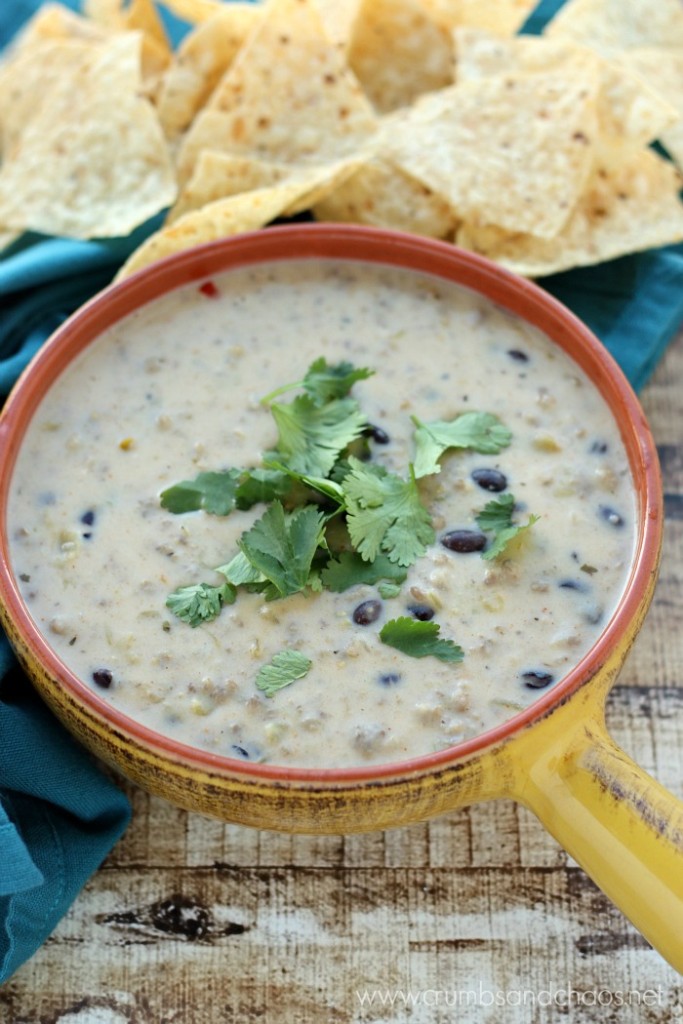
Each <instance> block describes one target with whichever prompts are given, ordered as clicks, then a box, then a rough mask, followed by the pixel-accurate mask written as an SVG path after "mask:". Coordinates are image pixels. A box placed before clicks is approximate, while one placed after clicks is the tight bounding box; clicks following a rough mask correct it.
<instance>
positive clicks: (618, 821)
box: [0, 225, 683, 970]
mask: <svg viewBox="0 0 683 1024" xmlns="http://www.w3.org/2000/svg"><path fill="white" fill-rule="evenodd" d="M325 257H331V258H336V259H363V260H370V261H373V262H378V263H384V264H393V265H397V266H401V267H408V268H411V267H412V268H416V269H419V270H421V271H426V272H429V273H433V274H436V275H438V276H441V277H443V278H446V279H448V280H451V281H456V282H460V283H462V284H464V285H466V286H467V287H469V288H472V289H474V290H475V291H478V292H480V293H482V294H483V295H485V296H487V297H488V298H490V299H491V300H493V301H494V302H496V303H498V304H499V305H501V306H503V307H505V308H506V309H508V310H510V311H511V312H513V313H515V314H516V315H517V316H519V317H521V318H522V319H525V320H527V321H529V322H530V323H531V324H533V325H535V326H536V327H538V328H540V329H541V330H542V331H544V332H545V333H546V334H547V335H548V336H549V337H550V338H551V339H552V340H553V341H554V342H555V343H556V344H557V345H559V346H560V347H561V348H563V349H566V350H567V351H568V352H569V353H570V355H571V356H572V357H573V358H574V359H575V360H576V362H577V363H579V364H580V365H581V366H582V368H583V369H584V370H585V371H586V372H587V373H588V375H589V376H590V377H591V379H592V380H593V381H594V383H595V385H596V387H597V388H598V389H599V390H600V391H601V392H602V394H603V396H604V397H605V399H606V401H607V403H608V405H609V406H610V408H611V409H612V411H613V414H614V416H615V419H616V420H617V423H618V425H619V427H620V429H621V433H622V436H623V439H624V443H625V445H626V449H627V452H628V456H629V460H630V465H631V470H632V474H633V482H634V489H635V492H636V494H637V496H638V513H639V515H638V519H639V527H638V539H637V544H636V554H635V557H634V560H633V565H632V569H631V574H630V579H629V583H628V586H627V588H626V591H625V593H624V595H623V597H622V599H621V601H620V603H619V605H618V607H617V609H616V611H615V613H614V615H613V616H612V619H611V620H610V622H609V623H608V624H607V626H606V627H605V629H604V631H603V633H602V634H601V636H600V637H599V639H598V641H597V642H596V643H595V645H594V646H593V648H592V649H591V650H590V651H589V653H588V654H587V655H586V656H585V657H584V658H583V659H582V660H581V661H580V663H579V664H578V665H576V666H575V667H574V668H573V669H572V671H571V672H569V674H568V675H567V676H566V677H565V678H564V679H563V680H562V681H561V682H559V683H558V684H556V685H555V686H554V687H553V688H552V689H550V690H548V691H544V693H543V695H542V696H541V697H539V699H538V700H536V702H535V703H533V704H532V705H531V706H530V707H529V708H527V709H526V710H525V711H523V712H521V713H519V714H518V715H516V716H515V717H514V718H511V719H510V720H509V721H507V722H505V723H504V724H502V725H500V726H499V727H497V728H495V729H493V730H491V731H489V732H487V733H484V734H482V735H479V736H477V737H476V738H474V739H471V740H468V741H467V742H464V743H460V744H458V745H456V746H454V747H450V748H448V749H446V750H442V751H440V752H439V753H437V754H430V755H426V756H424V757H419V758H415V759H413V760H411V761H404V762H401V763H396V764H390V765H380V766H372V767H368V768H357V769H344V770H335V769H334V768H330V769H329V770H313V769H298V770H297V769H290V768H278V767H275V766H270V765H259V764H248V763H244V762H241V761H240V762H238V761H235V760H232V759H230V758H227V757H222V756H219V755H216V754H212V753H209V752H206V751H201V750H196V749H194V748H190V747H187V746H183V745H181V744H179V743H177V742H175V741H173V740H171V739H169V738H168V737H165V736H163V735H160V734H158V733H155V732H152V731H151V730H150V729H148V728H145V727H144V726H142V725H140V724H138V723H136V722H134V721H132V720H131V719H129V718H127V717H126V716H125V715H123V714H121V713H120V712H118V711H116V710H115V709H113V708H112V707H110V706H109V705H108V704H107V703H106V701H105V700H103V699H102V698H101V697H100V696H99V695H98V694H97V693H95V692H94V691H93V690H92V689H91V688H90V687H89V686H87V685H86V684H84V683H83V682H81V681H80V680H79V679H77V678H76V677H75V676H74V675H73V673H71V672H70V671H69V670H68V669H67V668H66V667H65V666H64V665H63V664H62V663H61V661H60V660H59V659H58V658H57V656H56V655H55V654H54V652H53V651H52V650H51V648H50V646H49V644H48V642H47V640H46V639H45V638H44V637H43V636H42V635H41V634H40V633H39V631H38V630H37V629H36V626H35V625H34V623H33V621H32V620H31V617H30V615H29V614H28V611H27V609H26V607H25V605H24V603H23V601H22V598H21V597H20V595H19V591H18V588H17V585H16V581H15V579H14V578H13V575H12V570H11V567H10V560H9V552H8V543H7V528H6V507H7V493H8V489H9V487H10V485H11V475H12V467H13V465H14V460H15V458H16V453H17V450H18V448H19V446H20V444H21V441H22V437H23V435H24V433H25V431H26V428H27V425H28V423H29V422H30V420H31V417H32V415H33V413H34V411H35V409H36V407H37V405H38V404H39V402H40V400H41V398H42V397H43V395H44V394H45V392H46V391H47V389H48V388H49V386H50V384H51V382H52V381H53V380H54V379H55V377H56V376H57V375H58V374H59V373H60V372H61V371H62V370H63V369H64V367H65V366H66V365H67V364H68V363H69V362H70V360H71V359H73V358H74V356H75V355H76V354H77V353H78V352H80V351H81V350H82V349H83V348H84V347H85V346H87V345H88V344H89V343H90V342H91V341H92V340H93V339H94V338H96V337H97V336H98V335H99V334H101V332H102V331H103V330H105V329H107V328H108V327H110V326H111V325H112V324H114V323H115V322H117V321H118V320H120V319H121V318H122V317H124V316H126V315H127V314H128V313H130V312H131V310H133V309H136V308H137V307H139V306H141V305H143V304H145V303H147V302H150V301H152V300H153V299H154V298H156V297H157V296H159V295H162V294H164V293H165V292H167V291H169V290H170V289H173V288H176V287H178V286H180V285H184V284H187V283H190V282H193V281H198V280H204V279H206V277H207V276H209V275H213V274H217V273H220V272H221V271H223V270H228V269H230V268H233V267H238V266H242V265H244V264H247V263H254V262H260V261H264V260H278V259H291V258H300V259H317V258H325ZM0 459H1V460H2V465H3V466H4V467H5V471H4V473H3V475H2V480H1V481H0V601H1V609H2V621H3V625H4V627H5V629H6V631H7V633H8V635H9V637H10V639H11V641H12V643H13V645H14V647H15V649H16V651H17V654H18V656H19V658H20V660H21V662H22V664H23V665H24V667H25V668H26V670H27V672H28V673H29V675H30V676H31V677H32V679H33V680H34V681H35V683H36V686H37V687H38V689H39V691H40V692H41V693H42V695H43V697H44V698H45V700H46V701H47V703H48V704H49V705H50V706H51V707H52V709H53V710H54V711H55V713H56V714H57V715H58V716H59V718H60V719H61V720H62V721H63V722H64V724H65V725H66V726H67V727H68V728H69V729H70V730H71V731H72V732H73V733H74V735H75V736H77V737H78V738H79V739H80V740H81V741H82V742H83V743H84V744H85V745H86V746H87V747H89V748H90V749H91V750H92V751H94V752H95V753H96V754H97V755H98V756H99V757H101V758H102V759H103V760H104V761H106V762H107V763H108V764H110V765H113V766H115V767H116V768H119V769H120V770H121V771H122V772H123V773H124V774H125V775H127V776H129V777H130V778H131V779H133V780H134V781H135V782H137V783H139V784H140V785H141V786H144V787H145V788H146V789H148V790H150V791H152V792H154V793H158V794H161V795H162V796H165V797H167V798H168V799H169V800H172V801H174V802H175V803H177V804H179V805H180V806H182V807H186V808H189V809H191V810H195V811H201V812H204V813H206V814H211V815H215V816H217V817H219V818H222V819H224V820H226V821H232V822H238V823H240V824H244V825H251V826H256V827H258V828H267V829H278V830H282V831H292V832H313V833H345V832H357V831H364V830H372V829H383V828H388V827H395V826H398V825H404V824H409V823H410V822H415V821H419V820H421V819H425V818H428V817H431V816H434V815H438V814H442V813H444V812H446V811H450V810H453V809H454V808H457V807H460V806H462V805H464V804H468V803H472V802H474V801H476V800H492V799H495V798H497V797H511V798H513V799H515V800H518V801H519V802H520V803H523V804H524V805H526V806H527V807H529V808H531V810H533V811H534V812H535V813H536V814H537V815H538V817H539V818H540V819H541V820H542V821H543V822H544V824H545V825H546V826H547V828H548V829H549V831H550V832H551V833H552V834H553V835H554V836H555V837H556V838H557V839H558V841H559V842H560V843H562V845H563V846H564V847H565V848H566V849H567V850H568V851H569V853H570V854H571V855H572V856H573V857H574V858H575V859H576V860H577V861H578V862H579V863H580V864H581V865H582V866H583V867H584V868H585V869H586V871H587V872H588V873H589V874H590V875H591V876H592V877H593V879H594V880H595V881H596V882H597V883H598V885H600V886H601V887H602V888H603V890H604V891H605V892H606V893H607V894H608V895H609V896H610V897H611V898H612V899H613V900H614V902H615V903H616V904H617V905H618V906H619V907H620V908H621V909H622V910H623V911H624V912H625V913H626V914H627V916H629V917H630V918H631V920H632V921H633V922H634V924H635V925H636V926H637V927H638V928H639V929H640V930H641V931H642V932H643V934H644V935H645V936H646V938H647V939H648V940H649V941H650V942H651V943H652V944H653V945H654V946H655V947H656V948H657V949H659V950H660V951H661V953H662V954H663V955H664V956H665V957H666V958H667V959H668V960H669V961H670V962H671V964H673V965H674V966H675V967H677V968H678V969H679V970H683V940H682V938H681V936H682V935H683V806H681V804H679V803H678V802H677V801H675V800H674V798H673V797H672V796H671V795H670V794H669V793H667V792H666V790H664V789H663V788H662V787H661V786H660V785H659V784H658V783H657V782H655V781H654V780H653V779H651V778H649V777H648V776H647V775H646V774H645V773H644V772H643V771H642V770H641V769H640V768H639V767H638V766H637V765H635V764H634V763H633V762H632V761H631V760H629V758H628V757H627V756H626V755H625V754H624V753H623V752H622V751H620V750H619V749H618V748H617V747H616V746H615V745H614V743H613V742H612V740H611V739H610V737H609V736H608V734H607V732H606V730H605V725H604V705H605V698H606V696H607V693H608V691H609V688H610V686H611V684H612V683H613V681H614V679H615V677H616V674H617V672H618V671H619V669H620V667H621V665H622V663H623V661H624V658H625V656H626V654H627V652H628V650H629V648H630V646H631V644H632V643H633V640H634V638H635V636H636V634H637V632H638V629H639V627H640V625H641V623H642V621H643V618H644V616H645V613H646V611H647V608H648V606H649V603H650V600H651V598H652V593H653V589H654V586H655V578H656V573H657V566H658V560H659V552H660V545H661V534H662V500H661V487H660V479H659V470H658V464H657V457H656V451H655V447H654V443H653V440H652V437H651V435H650V431H649V429H648V426H647V424H646V422H645V418H644V416H643V413H642V411H641V409H640V406H639V404H638V401H637V399H636V398H635V396H634V394H633V392H632V391H631V388H630V387H629V385H628V383H627V382H626V380H625V379H624V377H623V375H622V373H621V372H620V370H619V369H618V367H617V366H616V365H615V363H614V362H613V360H612V359H611V357H610V356H609V355H608V353H607V352H606V350H605V349H604V348H603V346H602V345H601V344H600V343H599V342H598V341H597V340H596V339H595V338H594V337H593V336H592V335H591V333H590V332H589V331H588V330H587V329H586V327H585V326H584V325H583V324H581V323H580V321H578V320H577V319H576V318H575V317H574V316H573V315H572V314H571V313H569V312H568V311H567V310H566V309H565V308H564V307H563V306H561V305H560V304H559V303H557V302H556V301H555V300H553V299H552V298H550V297H549V296H548V295H547V294H546V293H545V292H543V291H542V290H541V289H540V288H538V287H536V286H535V285H533V284H531V283H530V282H528V281H523V280H521V279H519V278H517V277H515V276H513V275H511V274H509V273H507V272H505V271H503V270H501V269H500V268H498V267H495V266H494V265H493V264H491V263H489V262H488V261H486V260H484V259H482V258H480V257H477V256H473V255H472V254H470V253H465V252H462V251H460V250H458V249H456V248H454V247H453V246H450V245H446V244H444V243H440V242H433V241H430V240H427V239H422V238H417V237H413V236H408V235H399V234H394V233H392V232H386V231H378V230H374V229H369V228H362V227H356V226H340V225H293V226H288V227H281V228H271V229H268V230H267V231H262V232H258V233H256V234H251V235H243V236H239V237H235V238H232V239H228V240H225V241H224V242H220V243H216V244H215V245H210V246H204V247H202V248H200V249H195V250H192V251H189V252H186V253H182V254H180V255H178V256H175V257H171V258H170V259H169V260H166V261H163V262H162V263H160V264H156V265H154V266H152V267H150V268H147V269H146V270H143V271H142V272H140V273H139V274H137V275H135V276H134V277H132V278H130V279H129V280H126V281H123V282H121V283H120V284H118V285H116V286H114V287H112V288H109V289H108V290H106V291H105V292H103V293H102V294H100V295H98V296H97V297H96V298H94V299H93V300H92V301H91V302H90V303H88V304H87V305H86V306H85V307H84V308H83V309H82V310H80V311H79V312H78V313H77V314H76V315H75V316H74V317H72V318H71V320H69V321H68V322H67V323H66V324H65V325H64V326H63V327H62V328H61V329H60V330H59V331H58V332H57V333H56V334H55V335H54V337H53V338H52V339H51V340H50V341H49V342H48V344H47V345H46V346H45V347H44V348H43V349H42V350H41V352H40V353H39V354H38V356H37V357H36V359H35V360H34V362H33V363H32V365H31V366H30V368H29V369H28V371H27V372H26V373H25V374H24V376H23V377H22V378H21V380H20V382H19V383H18V385H17V387H16V388H15V390H14V392H13V394H12V396H11V397H10V399H9V401H8V403H7V405H6V407H5V410H4V412H3V414H2V417H1V418H0Z"/></svg>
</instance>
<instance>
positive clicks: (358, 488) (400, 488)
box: [342, 457, 435, 566]
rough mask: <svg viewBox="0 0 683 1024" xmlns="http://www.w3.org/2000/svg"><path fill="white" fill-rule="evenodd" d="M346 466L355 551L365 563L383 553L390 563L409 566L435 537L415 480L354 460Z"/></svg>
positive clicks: (344, 483) (350, 460) (351, 531)
mask: <svg viewBox="0 0 683 1024" xmlns="http://www.w3.org/2000/svg"><path fill="white" fill-rule="evenodd" d="M349 465H350V466H351V472H350V473H349V474H348V475H347V476H345V477H344V481H343V484H342V486H343V489H344V494H345V495H346V509H347V516H346V525H347V527H348V531H349V535H350V537H351V540H352V542H353V545H354V547H355V549H356V551H357V552H358V553H359V554H360V555H361V557H362V558H364V559H365V560H366V561H368V562H372V561H374V560H375V559H376V558H377V556H378V555H379V554H380V553H381V552H383V553H384V554H386V555H387V556H388V557H389V560H390V561H391V562H397V563H398V564H399V565H404V566H407V565H412V563H413V562H414V561H415V560H416V559H417V558H419V557H420V555H423V554H424V552H425V550H426V548H427V545H428V544H431V543H432V542H433V541H434V537H435V534H434V528H433V526H432V520H431V516H430V515H429V512H428V511H427V509H426V508H425V507H424V505H423V504H422V502H421V500H420V494H419V491H418V489H417V483H416V481H415V479H414V477H411V479H410V480H404V479H403V478H402V477H400V476H396V475H395V474H394V473H389V472H388V471H387V470H386V469H384V467H383V466H376V465H373V464H372V463H366V462H359V461H358V459H354V458H353V457H351V458H350V459H349Z"/></svg>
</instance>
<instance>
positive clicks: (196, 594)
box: [166, 583, 236, 626]
mask: <svg viewBox="0 0 683 1024" xmlns="http://www.w3.org/2000/svg"><path fill="white" fill-rule="evenodd" d="M235 597H236V592H235V588H234V587H233V586H231V585H230V584H229V583H223V584H222V585H221V586H219V587H214V586H212V585H211V584H210V583H193V584H192V585H191V586H189V587H180V588H179V589H178V590H174V591H173V593H172V594H169V595H168V597H167V598H166V607H167V608H170V609H171V611H172V612H173V614H174V615H177V616H178V618H179V619H182V620H183V622H187V623H188V625H190V626H201V624H202V622H211V620H212V619H215V618H216V616H217V615H218V614H219V612H220V610H221V608H222V607H223V605H224V604H232V603H233V602H234V600H235Z"/></svg>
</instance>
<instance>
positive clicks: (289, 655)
mask: <svg viewBox="0 0 683 1024" xmlns="http://www.w3.org/2000/svg"><path fill="white" fill-rule="evenodd" d="M312 664H313V662H312V661H311V659H310V658H307V657H306V655H305V654H301V652H300V651H289V650H285V651H280V652H279V653H278V654H276V655H275V656H274V657H273V658H272V659H271V661H270V662H269V663H268V664H267V665H262V666H261V668H260V669H259V673H258V675H257V676H256V686H257V687H258V689H259V690H263V692H264V693H265V695H266V697H274V696H275V694H276V693H277V692H278V690H282V689H284V687H285V686H289V685H290V684H291V683H293V682H295V681H296V680H297V679H303V677H304V676H305V675H306V673H307V672H308V670H309V669H310V667H311V665H312Z"/></svg>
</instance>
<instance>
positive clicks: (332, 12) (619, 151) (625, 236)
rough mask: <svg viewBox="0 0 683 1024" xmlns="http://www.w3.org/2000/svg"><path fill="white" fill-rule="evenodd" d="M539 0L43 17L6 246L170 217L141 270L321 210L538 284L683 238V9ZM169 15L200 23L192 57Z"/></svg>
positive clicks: (6, 86)
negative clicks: (465, 252) (169, 34)
mask: <svg viewBox="0 0 683 1024" xmlns="http://www.w3.org/2000/svg"><path fill="white" fill-rule="evenodd" d="M533 6H534V2H533V0H262V2H260V3H228V2H222V0H158V3H157V2H156V0H84V13H83V15H76V14H73V13H72V12H70V11H69V10H67V9H66V8H64V7H62V6H61V5H60V4H58V3H49V4H45V5H44V6H43V7H42V8H41V10H40V11H39V13H38V14H37V15H36V16H35V17H34V18H33V20H32V21H31V22H30V23H29V24H28V25H27V26H26V28H25V29H24V31H23V32H22V33H21V35H20V36H19V37H18V38H17V40H16V41H15V43H14V44H13V46H12V47H11V48H10V50H9V52H8V53H6V54H5V55H4V57H3V60H2V62H1V63H0V152H1V156H2V163H1V164H0V247H1V246H2V244H3V242H4V244H7V243H8V242H9V241H11V240H12V239H13V238H14V237H16V235H17V234H18V233H21V232H23V231H26V230H31V231H37V232H42V233H44V234H51V235H62V236H67V237H74V238H98V237H107V236H122V235H127V234H128V233H129V232H130V231H131V230H132V229H133V228H134V227H136V226H137V225H139V224H141V223H143V222H145V221H146V220H148V219H149V218H150V217H151V216H152V215H154V214H156V213H158V212H159V211H161V210H166V209H167V210H168V212H167V214H166V219H165V223H164V226H163V227H162V228H161V229H160V230H159V231H157V232H156V233H155V234H153V235H151V236H150V237H149V238H148V240H147V241H146V242H144V243H143V245H142V246H141V247H140V248H139V249H138V250H137V251H136V252H135V253H133V255H132V256H131V257H130V259H129V260H128V262H127V263H126V265H125V267H124V268H123V269H122V271H121V275H122V276H125V275H127V274H130V273H132V272H133V271H134V270H137V269H139V268H141V267H143V266H145V265H146V264H148V263H150V262H153V261H154V260H157V259H160V258H162V257H164V256H167V255H169V254H171V253H173V252H177V251H179V250H181V249H185V248H187V247H189V246H191V245H195V244H199V243H202V242H207V241H212V240H215V239H218V238H222V237H224V236H226V235H231V234H236V233H238V232H242V231H247V230H253V229H256V228H259V227H262V226H264V225H266V224H269V223H270V222H272V221H273V220H275V219H278V218H283V217H284V218H286V217H291V216H294V215H296V214H299V213H302V212H304V211H309V212H310V213H311V215H312V216H313V217H315V218H316V219H318V220H334V221H354V222H359V223H366V224H374V225H378V226H382V227H390V228H398V229H400V230H404V231H413V232H416V233H418V234H424V235H429V236H431V237H434V238H441V239H445V240H448V241H452V242H454V243H457V244H459V245H462V246H464V247H466V248H470V249H473V250H475V251H477V252H481V253H484V254H485V255H487V256H489V257H490V258H492V259H494V260H496V261H498V262H500V263H502V264H504V265H506V266H507V267H509V268H511V269H513V270H516V271H517V272H519V273H522V274H526V275H528V276H532V277H540V276H543V275H544V274H549V273H552V272H555V271H558V270H563V269H566V268H569V267H573V266H581V265H586V264H592V263H597V262H600V261H602V260H607V259H611V258H613V257H615V256H619V255H622V254H624V253H628V252H634V251H638V250H641V249H646V248H651V247H654V246H660V245H665V244H668V243H672V242H678V241H681V240H683V203H681V200H680V198H679V191H680V188H681V180H680V176H679V172H678V170H677V166H676V165H677V164H678V165H680V166H683V6H682V5H681V3H680V0H656V3H655V4H646V3H645V0H568V3H566V5H565V6H564V7H563V8H562V9H561V10H560V13H559V14H558V15H557V16H556V18H555V19H554V20H553V21H552V22H551V23H550V24H549V25H548V27H547V30H546V34H545V35H544V36H542V37H532V36H525V35H515V33H516V32H517V31H518V29H519V28H520V26H521V25H522V24H523V22H524V20H525V18H526V17H527V16H528V14H529V12H530V10H531V8H532V7H533ZM160 7H166V8H167V9H168V10H170V11H171V12H172V13H174V14H176V15H179V16H180V17H181V18H184V19H185V20H187V21H188V22H189V23H190V25H191V29H190V31H189V32H188V34H187V35H186V37H185V38H184V40H183V42H182V43H181V45H180V46H179V47H178V49H177V51H176V52H173V51H172V49H171V47H170V45H169V43H168V40H167V38H166V34H165V32H164V28H163V23H162V20H161V19H160V17H159V10H158V8H160ZM655 140H657V141H658V142H659V143H660V145H661V146H663V147H664V149H665V150H666V152H667V153H668V154H669V156H670V157H671V159H665V158H664V157H662V156H660V155H658V153H657V152H656V151H655V150H654V149H653V148H652V145H651V144H652V143H653V142H654V141H655Z"/></svg>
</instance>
